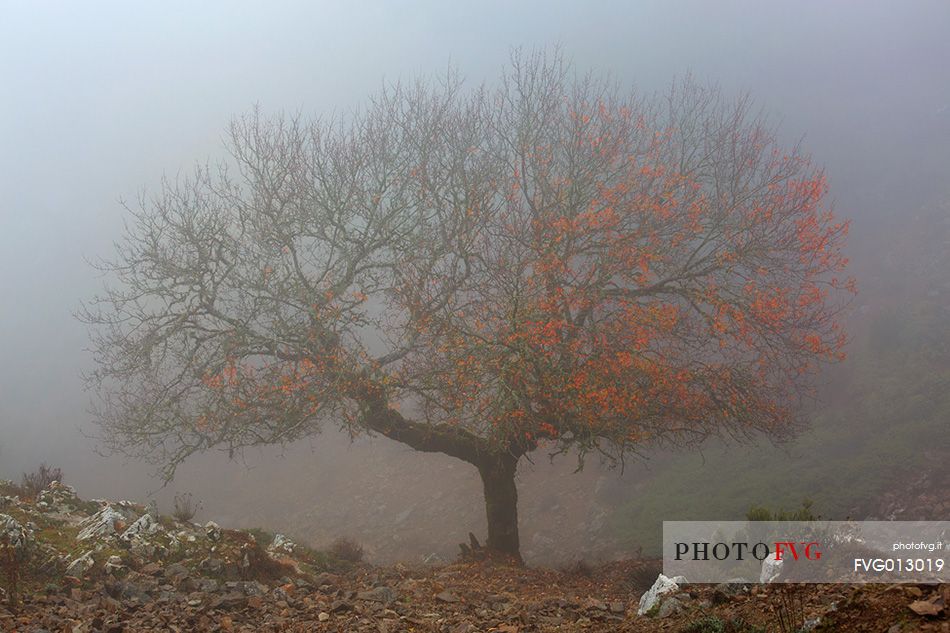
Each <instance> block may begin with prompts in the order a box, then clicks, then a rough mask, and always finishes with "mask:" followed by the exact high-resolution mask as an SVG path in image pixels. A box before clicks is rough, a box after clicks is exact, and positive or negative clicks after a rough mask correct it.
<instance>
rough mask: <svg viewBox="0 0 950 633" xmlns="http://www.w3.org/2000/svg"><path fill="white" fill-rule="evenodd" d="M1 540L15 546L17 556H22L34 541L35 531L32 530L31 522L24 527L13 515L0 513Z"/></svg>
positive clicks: (12, 546)
mask: <svg viewBox="0 0 950 633" xmlns="http://www.w3.org/2000/svg"><path fill="white" fill-rule="evenodd" d="M0 542H2V543H4V544H5V545H7V546H9V547H11V548H13V551H14V552H15V553H16V554H17V556H18V557H19V558H22V557H23V555H25V553H26V550H27V548H28V547H29V546H30V544H31V543H32V542H33V533H32V532H31V531H30V528H29V524H27V527H23V526H22V525H20V523H19V522H18V521H17V520H16V519H14V518H13V517H11V516H9V515H7V514H0Z"/></svg>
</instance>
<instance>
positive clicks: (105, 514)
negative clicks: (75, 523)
mask: <svg viewBox="0 0 950 633" xmlns="http://www.w3.org/2000/svg"><path fill="white" fill-rule="evenodd" d="M116 522H122V523H124V522H125V517H124V516H122V515H121V514H119V513H118V512H116V511H115V510H113V509H112V506H106V507H104V508H102V509H101V510H99V511H98V512H96V513H95V514H94V515H92V516H91V517H89V518H88V519H86V520H85V521H83V522H82V523H80V524H79V534H77V535H76V540H77V541H86V540H89V539H91V538H97V537H103V536H112V535H113V534H115V524H116Z"/></svg>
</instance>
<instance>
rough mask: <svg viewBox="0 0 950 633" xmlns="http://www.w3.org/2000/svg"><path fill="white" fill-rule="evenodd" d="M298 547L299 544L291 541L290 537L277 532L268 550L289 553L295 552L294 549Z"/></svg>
mask: <svg viewBox="0 0 950 633" xmlns="http://www.w3.org/2000/svg"><path fill="white" fill-rule="evenodd" d="M296 547H297V544H296V543H294V542H293V541H291V540H290V539H289V538H287V537H286V536H284V535H283V534H275V535H274V542H273V543H271V544H270V547H268V548H267V549H268V551H271V552H277V551H281V552H287V553H288V554H293V553H294V549H295V548H296Z"/></svg>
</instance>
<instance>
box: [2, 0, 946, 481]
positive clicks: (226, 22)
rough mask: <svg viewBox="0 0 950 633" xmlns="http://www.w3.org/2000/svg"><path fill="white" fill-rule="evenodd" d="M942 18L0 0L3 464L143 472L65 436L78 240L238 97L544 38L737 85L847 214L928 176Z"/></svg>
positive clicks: (73, 376) (783, 5) (873, 9)
mask: <svg viewBox="0 0 950 633" xmlns="http://www.w3.org/2000/svg"><path fill="white" fill-rule="evenodd" d="M948 34H950V2H946V1H945V0H943V1H933V2H915V1H909V2H899V1H896V0H895V1H893V2H880V1H875V2H858V1H856V0H855V1H844V0H840V1H837V2H832V1H829V0H822V1H811V2H800V1H794V2H792V1H787V2H775V3H766V2H761V1H749V2H719V1H717V2H675V1H656V2H639V1H632V0H631V1H628V2H607V1H600V2H597V1H591V2H578V1H573V2H559V3H554V2H517V3H513V2H486V1H484V0H480V1H478V2H434V1H433V2H389V3H383V2H338V3H330V2H326V3H318V2H279V1H275V2H266V3H265V2H188V3H184V2H161V3H158V2H155V3H130V2H111V3H110V2H82V3H79V2H42V3H40V2H32V1H28V0H24V1H22V2H15V1H10V0H0V80H2V86H0V301H2V310H0V354H2V358H3V363H2V364H0V477H8V478H15V477H17V476H18V475H19V472H20V471H21V470H24V469H26V468H32V467H33V466H35V465H36V463H37V462H39V461H40V460H48V461H53V462H56V463H58V464H61V465H62V466H63V467H64V469H65V470H66V471H67V472H70V473H74V474H73V476H72V477H71V480H72V481H74V482H78V483H80V484H81V483H82V482H83V478H84V477H85V478H86V481H95V480H96V479H97V477H96V476H95V473H97V472H100V473H101V472H102V471H103V470H104V469H105V468H107V467H108V468H112V469H115V468H126V469H128V472H129V473H132V474H134V473H137V474H138V476H141V472H142V471H143V468H144V467H143V466H141V465H127V466H120V465H119V464H121V462H115V461H113V462H108V463H107V462H106V461H104V460H102V459H101V458H99V457H97V456H96V455H95V454H94V452H93V448H94V444H93V443H92V442H91V441H88V440H85V439H82V437H81V435H80V433H79V429H80V428H83V427H86V426H87V424H86V421H87V417H88V416H87V414H86V413H85V409H86V407H87V404H88V395H87V394H85V393H84V392H83V390H82V383H81V380H80V378H79V374H80V372H81V370H82V369H83V368H84V367H85V366H87V364H88V362H89V358H88V356H87V355H86V353H85V352H84V351H83V350H84V348H85V347H86V332H85V329H84V326H82V325H81V324H79V323H78V322H77V321H76V320H75V319H74V318H73V317H72V313H73V312H74V311H75V310H76V308H77V306H78V303H79V302H80V300H81V299H83V298H88V297H89V296H90V295H91V294H92V293H93V292H94V291H95V289H96V288H97V284H99V283H100V282H99V280H98V279H97V277H96V273H95V271H94V270H93V269H92V268H91V267H90V266H89V265H87V264H86V263H85V261H84V258H95V257H97V256H108V255H109V254H110V251H111V243H112V241H113V240H115V239H116V238H117V237H118V236H119V235H120V233H121V228H122V216H123V211H122V208H121V205H120V204H119V200H120V199H121V198H127V199H134V198H135V197H136V195H137V194H138V192H139V191H140V190H141V189H142V188H143V187H149V186H151V187H154V186H155V185H156V184H157V182H158V180H159V179H160V178H161V176H162V174H163V173H167V174H170V175H172V176H174V175H175V174H176V173H177V172H179V171H181V170H188V169H189V168H190V166H191V165H192V164H193V163H194V161H195V160H204V159H206V158H211V159H214V158H215V157H216V156H219V155H220V153H221V151H220V148H221V137H222V132H223V130H224V128H225V126H226V125H227V123H228V120H229V119H230V118H231V117H232V116H234V115H236V114H240V113H242V112H244V111H246V110H248V109H249V108H250V107H251V106H253V105H254V104H259V105H260V106H261V107H262V109H263V110H264V111H277V110H289V111H301V112H303V113H306V114H311V113H312V114H318V113H329V112H331V111H334V110H336V111H341V110H343V111H345V110H346V109H347V108H349V107H352V106H354V105H356V104H359V103H360V102H361V100H363V99H364V98H365V97H366V96H367V95H368V94H370V93H371V92H373V91H374V90H375V89H376V88H377V87H378V86H379V85H380V83H381V82H382V81H383V80H384V78H385V79H390V80H392V79H398V78H406V77H412V76H416V75H419V74H420V73H434V72H438V71H441V70H444V69H445V67H446V66H447V65H448V64H449V63H450V62H451V63H453V64H455V65H456V66H457V67H458V68H459V69H460V70H461V72H462V74H463V75H464V76H466V77H467V78H469V80H470V81H471V82H472V83H477V82H479V81H482V80H489V81H490V80H492V79H494V78H495V77H497V76H498V74H499V71H500V69H501V67H502V66H503V65H504V63H505V61H506V60H507V58H508V55H509V52H510V49H511V47H512V46H526V47H529V48H530V47H535V46H548V45H551V44H554V43H560V45H561V46H562V47H563V52H564V54H565V56H566V57H567V58H568V59H569V60H571V61H573V63H574V64H575V66H576V67H577V68H578V69H580V70H586V69H588V68H594V69H597V70H606V71H610V72H613V73H614V74H615V75H616V76H618V77H619V78H620V79H621V80H622V81H624V82H627V83H631V82H636V84H637V85H639V86H641V87H642V88H644V89H645V90H650V91H652V90H654V89H657V88H662V87H663V86H665V85H666V84H667V83H668V82H669V81H670V80H671V79H672V78H673V77H674V76H676V75H682V74H683V73H685V72H687V71H692V73H693V74H694V75H696V76H697V77H698V78H699V79H701V80H711V81H717V82H719V83H721V84H722V85H723V86H724V87H725V88H726V89H727V90H728V91H737V90H749V91H751V92H752V94H753V96H754V97H755V98H756V99H757V101H758V102H759V103H760V104H762V105H763V106H764V107H765V108H766V109H767V110H768V111H769V112H771V113H772V114H774V115H775V116H776V120H778V121H780V122H781V126H782V127H781V129H782V134H783V136H784V137H786V138H789V139H798V138H800V137H802V136H805V146H806V148H807V149H809V150H811V151H812V153H813V154H814V155H815V158H816V160H817V162H819V163H822V164H825V165H827V166H828V169H829V177H830V181H831V184H832V195H833V197H835V198H836V199H837V201H838V209H839V211H840V212H842V213H843V214H844V215H846V216H852V217H855V218H857V219H860V218H861V217H862V214H866V215H870V214H875V213H876V214H881V213H888V212H890V211H891V210H894V212H897V210H896V205H895V203H896V202H897V201H898V200H900V199H901V198H902V197H904V196H906V195H908V194H907V191H908V190H909V189H910V188H912V187H913V184H914V183H915V182H918V181H919V182H920V183H924V184H926V183H929V182H933V181H938V180H940V178H941V174H935V173H930V172H928V171H927V165H928V162H927V160H926V156H927V152H928V151H941V149H940V148H941V147H945V146H946V145H945V144H946V142H947V140H948V139H946V138H940V137H938V138H936V139H935V138H933V135H932V134H930V133H929V131H930V130H933V129H938V130H944V131H946V130H947V129H950V126H948V124H947V121H948V119H950V109H948V108H950V70H948V68H950V44H948V42H950V37H948ZM928 143H929V145H928ZM920 148H923V149H922V150H920ZM928 148H936V149H928ZM918 150H920V151H921V152H923V153H922V154H921V153H919V152H918ZM942 177H943V178H944V179H946V175H943V176H942ZM915 179H917V180H915ZM869 183H872V184H873V186H872V185H871V184H869ZM895 183H898V184H899V186H898V185H896V184H895ZM908 183H910V184H908ZM911 203H913V201H911ZM859 224H860V223H858V224H856V234H857V235H858V236H860V226H859ZM88 430H91V429H88ZM89 492H91V493H93V494H95V493H96V492H97V491H95V490H92V491H89Z"/></svg>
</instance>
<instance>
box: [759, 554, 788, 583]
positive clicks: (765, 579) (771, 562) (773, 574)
mask: <svg viewBox="0 0 950 633" xmlns="http://www.w3.org/2000/svg"><path fill="white" fill-rule="evenodd" d="M784 563H785V561H782V560H776V559H775V552H772V553H771V554H769V555H768V556H766V557H765V560H763V561H762V571H761V573H760V574H759V582H762V583H769V582H774V581H775V579H776V578H778V577H779V574H781V573H782V565H783V564H784Z"/></svg>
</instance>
